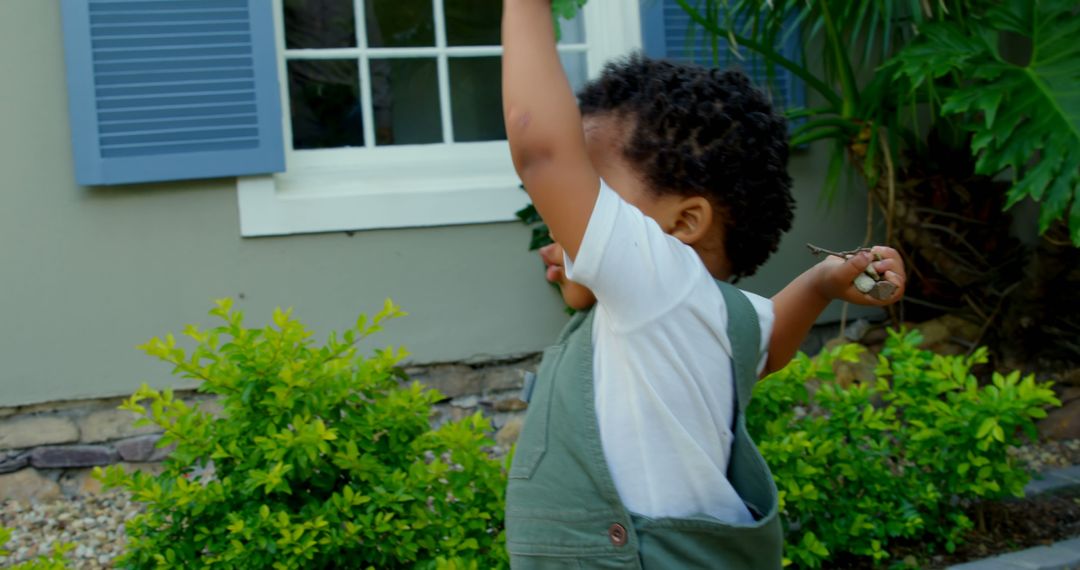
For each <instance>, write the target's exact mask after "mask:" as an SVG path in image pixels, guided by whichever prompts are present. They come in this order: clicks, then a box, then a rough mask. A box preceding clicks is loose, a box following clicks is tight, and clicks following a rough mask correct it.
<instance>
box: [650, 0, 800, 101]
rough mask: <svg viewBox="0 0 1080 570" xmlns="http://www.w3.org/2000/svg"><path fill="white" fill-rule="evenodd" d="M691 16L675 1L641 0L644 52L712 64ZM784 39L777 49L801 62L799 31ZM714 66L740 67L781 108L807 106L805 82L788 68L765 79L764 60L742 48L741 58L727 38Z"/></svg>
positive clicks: (708, 47) (707, 42) (709, 51)
mask: <svg viewBox="0 0 1080 570" xmlns="http://www.w3.org/2000/svg"><path fill="white" fill-rule="evenodd" d="M691 23H692V22H691V20H690V16H689V15H687V13H686V12H685V11H684V10H683V9H682V8H681V7H679V3H678V2H677V1H676V0H642V5H641V37H642V43H643V47H644V51H645V54H646V55H648V56H650V57H655V58H667V59H671V60H675V61H684V62H694V63H697V64H700V65H710V66H711V65H712V63H713V59H712V55H713V54H712V46H711V43H710V39H709V36H708V34H706V33H705V32H704V31H703V30H702V29H701V27H700V26H694V28H695V29H693V30H691ZM788 35H789V38H788V39H787V42H786V43H785V44H784V45H782V46H777V48H778V49H777V51H778V52H779V53H780V54H781V55H783V56H784V57H786V58H787V59H790V60H792V61H800V59H801V57H802V54H801V49H802V48H801V46H800V44H799V37H798V36H799V35H798V33H792V34H788ZM717 51H718V52H719V53H718V54H717V56H718V57H717V66H718V67H719V68H720V69H727V68H728V67H739V68H740V69H742V70H743V71H744V72H746V74H747V75H749V76H750V78H751V79H752V80H753V81H754V84H755V85H757V86H758V87H761V88H762V89H766V90H768V91H769V93H770V94H771V95H772V100H773V103H774V104H776V105H777V106H778V107H779V108H780V109H797V108H801V107H805V106H806V85H805V84H804V83H803V81H802V80H800V79H798V78H797V77H795V76H794V75H792V74H791V73H790V72H788V71H787V70H785V69H783V68H781V67H776V68H775V70H774V74H775V75H774V77H773V81H772V82H771V84H770V82H769V81H768V71H767V69H766V64H765V62H764V60H763V59H762V58H760V57H758V56H755V55H754V54H753V53H752V52H750V51H749V50H747V49H746V48H741V51H740V54H741V55H742V56H743V58H742V59H737V58H736V57H735V56H734V55H732V53H731V50H730V49H729V47H728V42H727V40H720V42H719V49H718V50H717Z"/></svg>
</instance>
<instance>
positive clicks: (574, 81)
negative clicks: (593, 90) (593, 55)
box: [559, 53, 589, 93]
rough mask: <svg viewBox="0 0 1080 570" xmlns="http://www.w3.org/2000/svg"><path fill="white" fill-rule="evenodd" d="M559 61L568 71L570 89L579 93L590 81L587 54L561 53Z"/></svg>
mask: <svg viewBox="0 0 1080 570" xmlns="http://www.w3.org/2000/svg"><path fill="white" fill-rule="evenodd" d="M559 61H561V62H562V66H563V69H564V70H565V71H566V78H567V79H568V80H570V87H571V88H572V89H573V90H574V93H577V92H578V91H580V90H581V88H582V87H585V82H586V81H588V79H589V71H588V68H587V67H585V54H583V53H560V54H559Z"/></svg>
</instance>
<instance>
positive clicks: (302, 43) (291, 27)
mask: <svg viewBox="0 0 1080 570" xmlns="http://www.w3.org/2000/svg"><path fill="white" fill-rule="evenodd" d="M284 12H285V47H287V48H289V49H303V48H339V47H356V18H355V16H354V15H353V0H284Z"/></svg>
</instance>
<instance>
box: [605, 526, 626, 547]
mask: <svg viewBox="0 0 1080 570" xmlns="http://www.w3.org/2000/svg"><path fill="white" fill-rule="evenodd" d="M607 534H608V538H609V539H611V544H614V545H615V546H623V545H625V544H626V539H627V536H626V527H624V526H623V525H621V524H619V523H615V524H613V525H611V527H609V528H608V530H607Z"/></svg>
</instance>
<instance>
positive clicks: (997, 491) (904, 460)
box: [747, 331, 1060, 568]
mask: <svg viewBox="0 0 1080 570" xmlns="http://www.w3.org/2000/svg"><path fill="white" fill-rule="evenodd" d="M921 340H922V339H921V337H920V336H919V334H918V333H917V332H908V333H898V332H895V331H891V332H890V336H889V339H888V341H887V343H886V345H885V348H884V350H883V351H882V352H881V354H880V355H879V357H878V365H877V369H876V375H877V380H876V382H875V383H874V384H873V385H868V384H859V383H856V384H854V385H852V386H850V387H846V388H845V387H842V386H839V385H837V383H835V382H834V381H833V380H834V373H833V365H834V363H835V362H837V361H852V362H854V361H858V360H859V354H860V352H862V351H863V350H865V349H864V348H863V347H861V346H858V345H845V346H840V347H837V348H835V349H833V350H830V351H825V352H823V353H822V354H820V355H819V356H817V357H815V358H813V359H810V358H808V357H806V356H805V355H802V354H800V355H799V356H798V357H796V359H795V360H794V361H793V362H792V363H791V364H790V365H789V366H788V367H787V368H785V369H784V370H781V371H780V372H777V373H776V374H773V375H772V376H769V377H768V378H766V379H764V380H762V381H761V382H760V383H759V384H758V386H757V389H756V392H755V397H754V400H753V401H752V402H751V405H750V410H749V411H748V412H747V419H748V421H749V424H750V425H749V427H750V431H751V432H752V433H753V434H754V436H755V439H756V441H757V442H758V443H759V446H760V448H761V452H762V454H763V455H764V456H765V458H766V459H767V460H768V463H769V466H770V467H771V468H772V471H773V475H774V476H775V478H776V482H777V486H778V488H779V490H780V504H781V509H782V513H783V516H784V519H785V527H786V540H787V546H786V553H785V556H786V558H787V559H788V560H789V561H790V562H791V563H793V564H795V565H797V566H800V567H809V568H819V567H822V566H823V565H826V566H827V565H828V564H827V561H829V560H830V559H833V558H834V557H836V556H837V555H841V554H844V555H847V556H851V555H854V556H859V557H870V558H872V559H873V560H874V561H885V560H888V559H890V558H891V556H890V553H889V546H890V544H891V543H892V544H895V543H896V541H897V540H898V539H907V540H908V541H909V542H910V541H911V540H912V539H915V540H918V541H920V542H923V543H925V544H926V545H927V548H928V550H930V549H933V548H945V549H946V550H949V551H951V550H952V549H953V548H955V546H956V544H957V543H959V542H960V541H961V540H962V538H963V536H964V534H965V533H966V532H967V531H968V530H970V529H971V528H972V527H973V525H974V523H973V521H971V520H970V519H969V518H968V517H967V516H966V515H965V514H964V513H965V510H968V509H969V507H970V505H971V504H973V503H974V502H976V501H978V500H984V499H998V498H1003V497H1008V496H1018V497H1022V496H1023V489H1024V485H1025V484H1026V483H1027V481H1028V478H1029V474H1028V472H1027V470H1026V468H1025V466H1024V465H1022V464H1021V463H1020V462H1019V461H1018V460H1017V459H1015V458H1013V457H1012V456H1010V455H1009V453H1008V448H1009V447H1010V446H1014V445H1018V444H1020V443H1021V438H1022V437H1023V434H1027V435H1028V436H1029V437H1031V438H1035V437H1036V435H1037V434H1036V432H1035V426H1034V423H1033V419H1035V418H1040V417H1044V416H1045V415H1046V412H1045V411H1044V410H1043V408H1044V407H1045V406H1048V405H1060V402H1058V401H1057V400H1056V399H1055V398H1054V395H1053V392H1052V391H1051V390H1050V389H1049V385H1048V384H1036V383H1035V380H1034V378H1033V377H1032V376H1027V377H1024V378H1021V377H1020V374H1019V373H1018V372H1014V373H1012V374H1009V375H1007V376H1002V375H1000V374H997V373H994V374H993V378H992V382H991V383H990V384H989V385H986V386H980V385H979V383H978V381H977V380H976V378H975V377H974V376H973V375H972V374H971V368H972V366H974V365H976V364H981V363H985V362H986V351H985V349H979V350H977V351H976V352H975V353H974V354H973V355H971V356H969V357H962V356H942V355H937V354H933V353H931V352H929V351H926V350H920V349H919V348H918V344H919V343H920V342H921ZM815 388H816V389H815Z"/></svg>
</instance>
